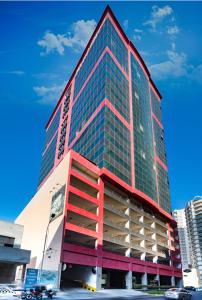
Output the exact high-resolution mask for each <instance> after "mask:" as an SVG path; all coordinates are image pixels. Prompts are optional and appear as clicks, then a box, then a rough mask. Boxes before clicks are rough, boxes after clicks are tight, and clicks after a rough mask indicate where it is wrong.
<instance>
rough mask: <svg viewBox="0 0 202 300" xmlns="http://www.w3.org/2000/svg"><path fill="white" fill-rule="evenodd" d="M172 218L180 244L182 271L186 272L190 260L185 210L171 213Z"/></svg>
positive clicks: (189, 265)
mask: <svg viewBox="0 0 202 300" xmlns="http://www.w3.org/2000/svg"><path fill="white" fill-rule="evenodd" d="M173 217H174V219H175V221H176V222H177V228H178V235H179V242H180V252H181V260H182V269H183V270H186V269H189V268H191V258H190V255H191V254H190V249H189V247H190V245H189V237H188V230H187V222H186V216H185V209H176V210H174V212H173Z"/></svg>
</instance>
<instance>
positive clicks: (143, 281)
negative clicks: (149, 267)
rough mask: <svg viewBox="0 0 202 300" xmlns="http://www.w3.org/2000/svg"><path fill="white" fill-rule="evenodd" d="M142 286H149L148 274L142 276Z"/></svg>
mask: <svg viewBox="0 0 202 300" xmlns="http://www.w3.org/2000/svg"><path fill="white" fill-rule="evenodd" d="M141 284H142V285H148V280H147V273H144V274H142V277H141Z"/></svg>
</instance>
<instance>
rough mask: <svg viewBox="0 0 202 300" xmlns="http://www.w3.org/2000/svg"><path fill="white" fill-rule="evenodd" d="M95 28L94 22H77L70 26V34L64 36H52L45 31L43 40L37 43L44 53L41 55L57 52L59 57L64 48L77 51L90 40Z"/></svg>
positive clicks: (49, 32)
mask: <svg viewBox="0 0 202 300" xmlns="http://www.w3.org/2000/svg"><path fill="white" fill-rule="evenodd" d="M95 26H96V21H95V20H87V21H84V20H78V21H77V22H75V23H73V25H72V32H68V33H66V34H54V33H53V32H51V31H47V32H46V33H45V34H44V36H43V38H42V39H41V40H39V41H38V42H37V44H38V45H39V46H41V47H42V48H43V49H44V51H43V52H41V55H47V54H50V53H53V52H57V53H59V54H60V55H63V54H64V50H65V47H71V48H74V50H75V51H77V50H78V49H79V48H84V47H85V46H86V44H87V42H88V40H89V39H90V37H91V35H92V33H93V31H94V29H95Z"/></svg>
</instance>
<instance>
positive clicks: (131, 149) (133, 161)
mask: <svg viewBox="0 0 202 300" xmlns="http://www.w3.org/2000/svg"><path fill="white" fill-rule="evenodd" d="M128 75H129V107H130V143H131V147H130V151H131V175H132V176H131V178H132V186H133V187H135V160H134V128H133V98H132V76H131V53H130V47H128Z"/></svg>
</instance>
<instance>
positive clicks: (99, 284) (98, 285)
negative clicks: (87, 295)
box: [96, 267, 102, 291]
mask: <svg viewBox="0 0 202 300" xmlns="http://www.w3.org/2000/svg"><path fill="white" fill-rule="evenodd" d="M96 275H97V276H96V290H97V291H99V290H101V288H102V268H100V267H96Z"/></svg>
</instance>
